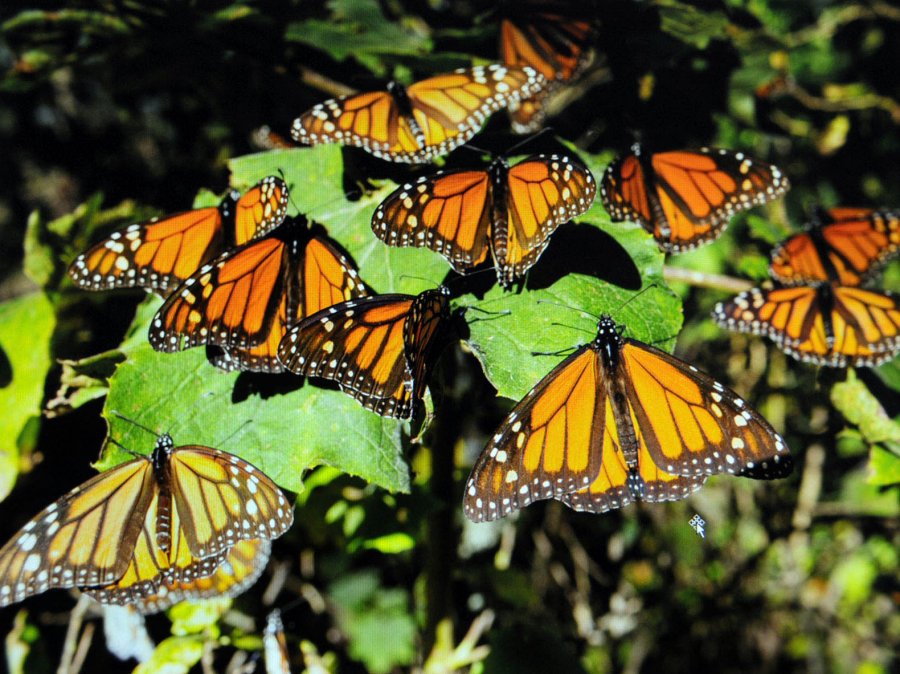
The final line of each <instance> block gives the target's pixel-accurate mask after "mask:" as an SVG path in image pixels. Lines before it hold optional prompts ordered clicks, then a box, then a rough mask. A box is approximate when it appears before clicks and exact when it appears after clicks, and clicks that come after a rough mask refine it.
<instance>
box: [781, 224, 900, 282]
mask: <svg viewBox="0 0 900 674" xmlns="http://www.w3.org/2000/svg"><path fill="white" fill-rule="evenodd" d="M898 253H900V211H877V210H874V209H869V208H846V207H840V208H831V209H823V208H816V209H814V211H813V216H812V222H811V223H810V226H809V227H808V228H807V230H806V231H804V232H801V233H799V234H794V235H793V236H790V237H788V238H787V239H786V240H785V241H783V242H781V243H780V244H778V245H777V246H776V247H775V248H774V249H773V250H772V263H771V265H770V267H769V269H770V271H771V273H772V276H773V277H774V278H776V279H777V280H778V281H780V282H781V283H783V284H785V285H800V284H806V283H818V282H821V281H831V282H832V283H835V284H838V285H845V286H858V285H861V284H862V283H864V282H865V281H867V280H868V279H869V278H871V277H872V275H874V273H875V272H877V271H878V269H879V267H881V266H882V265H883V264H884V263H886V262H887V261H888V260H889V259H891V258H892V257H894V256H896V255H897V254H898Z"/></svg>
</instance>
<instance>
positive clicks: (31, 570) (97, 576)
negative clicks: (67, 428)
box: [0, 459, 156, 606]
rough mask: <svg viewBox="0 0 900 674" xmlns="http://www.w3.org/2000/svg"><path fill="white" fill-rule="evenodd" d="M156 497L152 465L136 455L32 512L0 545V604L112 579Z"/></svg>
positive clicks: (123, 564)
mask: <svg viewBox="0 0 900 674" xmlns="http://www.w3.org/2000/svg"><path fill="white" fill-rule="evenodd" d="M155 499H156V485H155V482H154V480H153V470H152V467H151V465H150V463H149V462H148V461H145V460H144V459H136V460H134V461H129V462H128V463H124V464H122V465H120V466H117V467H116V468H113V469H112V470H109V471H106V472H105V473H101V474H100V475H97V476H95V477H93V478H91V479H90V480H88V481H87V482H85V483H84V484H82V485H81V486H79V487H76V488H75V489H73V490H72V491H70V492H69V493H67V494H66V495H65V496H63V497H62V498H60V499H59V500H58V501H56V502H55V503H53V504H52V505H50V506H49V507H48V508H46V509H45V510H44V511H43V512H41V513H39V514H38V515H37V516H36V517H34V518H33V519H32V520H31V521H30V522H28V524H26V525H25V526H24V527H23V528H22V529H21V530H20V531H19V532H18V533H17V534H16V535H15V536H13V538H12V539H11V540H10V541H9V542H8V543H7V544H6V545H5V546H3V549H2V550H0V606H6V605H8V604H11V603H13V602H17V601H20V600H22V599H24V598H25V597H28V596H31V595H34V594H39V593H41V592H44V591H46V590H49V589H51V588H66V587H77V586H83V585H101V584H106V583H113V582H115V581H116V580H117V579H118V578H120V577H121V576H122V575H123V574H124V573H125V570H126V569H127V567H128V564H129V560H128V556H127V555H123V554H122V550H123V549H126V550H127V549H130V548H132V547H134V545H135V544H136V542H137V540H138V537H139V536H140V534H141V525H142V523H143V522H144V515H145V513H146V512H147V510H148V509H149V508H150V505H151V502H155Z"/></svg>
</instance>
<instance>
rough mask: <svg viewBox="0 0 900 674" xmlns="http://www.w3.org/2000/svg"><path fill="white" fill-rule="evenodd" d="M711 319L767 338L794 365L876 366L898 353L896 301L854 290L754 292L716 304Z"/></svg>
mask: <svg viewBox="0 0 900 674" xmlns="http://www.w3.org/2000/svg"><path fill="white" fill-rule="evenodd" d="M713 319H715V321H716V322H717V323H718V324H719V325H721V326H723V327H726V328H728V329H730V330H736V331H738V332H749V333H753V334H757V335H765V336H767V337H769V338H770V339H771V340H772V341H774V342H775V343H776V344H777V345H778V346H779V348H781V349H782V350H783V351H784V352H785V353H787V354H789V355H791V356H793V357H794V358H796V359H797V360H800V361H803V362H806V363H813V364H815V365H827V366H830V367H860V366H876V365H880V364H881V363H884V362H887V361H889V360H891V359H893V358H894V357H895V356H896V355H897V353H898V352H900V296H898V295H896V294H893V293H887V292H873V291H871V290H864V289H862V288H856V287H852V286H833V285H831V284H830V283H821V284H818V285H813V286H797V287H793V288H775V289H772V290H765V289H762V288H752V289H751V290H748V291H746V292H743V293H741V294H740V295H737V296H736V297H734V298H732V299H731V300H729V301H728V302H720V303H719V304H717V305H716V307H715V309H714V310H713Z"/></svg>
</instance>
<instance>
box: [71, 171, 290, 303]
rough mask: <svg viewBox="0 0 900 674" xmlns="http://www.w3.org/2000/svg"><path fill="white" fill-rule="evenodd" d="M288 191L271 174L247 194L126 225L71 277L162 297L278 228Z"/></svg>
mask: <svg viewBox="0 0 900 674" xmlns="http://www.w3.org/2000/svg"><path fill="white" fill-rule="evenodd" d="M287 201H288V190H287V186H286V185H285V184H284V181H282V180H281V179H279V178H276V177H274V176H269V177H267V178H265V179H263V180H262V181H260V182H259V183H257V184H256V185H255V186H254V187H252V188H251V189H249V190H248V191H247V192H246V194H244V195H241V193H240V192H238V191H236V190H232V191H231V192H229V193H228V194H227V195H226V196H225V197H224V198H223V199H222V201H221V202H220V203H219V205H218V206H213V207H209V208H200V209H196V210H192V211H184V212H182V213H175V214H173V215H167V216H164V217H160V218H153V219H152V220H149V221H147V222H143V223H139V224H134V225H129V226H128V227H126V228H124V229H122V230H119V231H116V232H113V233H112V234H111V235H110V236H109V237H107V238H106V239H105V240H103V241H101V242H99V243H97V244H95V245H94V246H92V247H91V248H89V249H88V250H87V251H86V252H84V253H82V254H81V255H79V256H78V257H77V258H76V259H75V261H74V262H72V264H71V266H70V267H69V276H70V277H71V278H72V281H73V282H74V283H75V285H77V286H78V287H79V288H83V289H85V290H108V289H112V288H146V289H148V290H151V291H153V292H156V293H159V294H160V295H163V296H166V295H168V294H169V293H170V292H171V291H172V290H174V289H175V288H176V287H177V286H178V285H179V284H180V283H182V282H183V281H184V280H185V279H186V278H188V277H189V276H190V275H191V274H193V273H194V272H195V271H196V270H197V269H199V268H200V267H201V266H202V265H203V264H205V263H207V262H209V261H210V260H211V259H213V258H214V257H216V256H217V255H219V254H220V253H222V252H223V251H225V250H228V249H230V248H233V247H235V246H237V245H242V244H244V243H246V242H247V241H249V240H251V239H253V238H255V237H259V236H262V235H264V234H266V233H267V232H269V231H271V230H272V229H273V228H275V227H277V226H278V225H279V224H280V223H281V221H282V220H283V219H284V216H285V214H286V213H287Z"/></svg>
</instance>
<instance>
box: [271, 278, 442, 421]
mask: <svg viewBox="0 0 900 674" xmlns="http://www.w3.org/2000/svg"><path fill="white" fill-rule="evenodd" d="M447 297H448V292H447V290H446V289H445V288H443V287H442V288H440V289H438V290H429V291H425V292H423V293H421V294H420V295H418V296H415V297H413V296H410V295H375V296H373V297H368V298H365V299H362V300H353V301H350V302H343V303H341V304H336V305H334V306H332V307H330V308H328V309H326V310H324V311H322V312H319V313H318V314H314V315H312V316H310V317H308V318H307V319H305V320H304V321H302V322H301V323H299V324H298V325H297V326H295V327H294V328H292V329H291V330H289V331H288V333H287V335H286V336H285V338H284V340H282V343H281V346H280V347H279V349H278V357H279V358H280V359H281V361H282V363H284V365H285V367H287V369H289V370H290V371H291V372H293V373H294V374H299V375H305V376H310V377H320V378H322V379H329V380H332V381H335V382H337V383H338V384H339V385H340V387H341V390H343V391H345V392H346V393H348V394H350V395H352V396H353V397H354V398H356V399H357V400H358V401H359V402H360V403H361V404H362V405H363V406H364V407H365V408H366V409H370V410H372V411H373V412H375V413H376V414H380V415H382V416H391V417H396V418H399V419H407V418H409V417H410V416H412V413H413V411H414V406H415V402H416V401H417V400H418V399H420V398H421V397H422V395H423V392H424V387H425V383H426V382H425V375H426V370H427V366H428V362H429V360H430V357H431V355H432V351H433V346H434V344H435V342H436V337H437V335H438V333H439V331H440V328H441V327H442V325H443V324H444V322H445V321H446V320H447V319H448V303H447Z"/></svg>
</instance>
